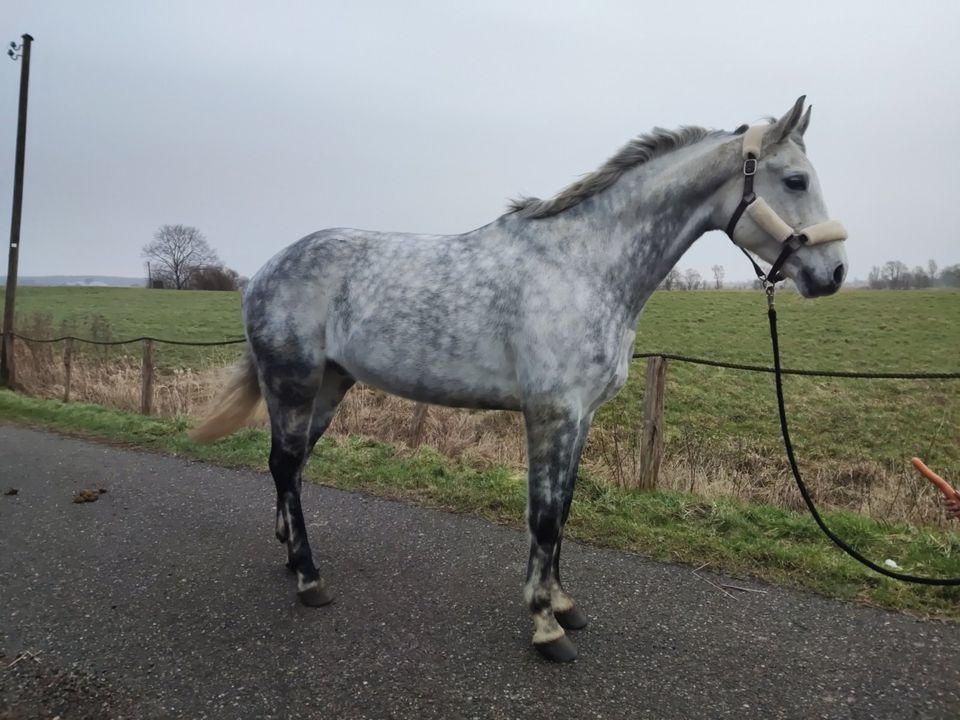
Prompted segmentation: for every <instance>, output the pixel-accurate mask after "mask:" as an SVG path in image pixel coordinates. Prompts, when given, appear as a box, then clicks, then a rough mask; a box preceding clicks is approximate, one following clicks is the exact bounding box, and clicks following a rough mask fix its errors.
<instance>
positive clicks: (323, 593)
mask: <svg viewBox="0 0 960 720" xmlns="http://www.w3.org/2000/svg"><path fill="white" fill-rule="evenodd" d="M297 597H298V598H299V599H300V602H301V603H303V604H304V605H306V606H307V607H322V606H324V605H329V604H330V603H332V602H333V595H332V594H331V593H330V591H329V590H327V589H326V588H325V587H324V586H323V585H320V584H317V585H314V586H313V587H309V588H307V589H306V590H300V591H298V592H297Z"/></svg>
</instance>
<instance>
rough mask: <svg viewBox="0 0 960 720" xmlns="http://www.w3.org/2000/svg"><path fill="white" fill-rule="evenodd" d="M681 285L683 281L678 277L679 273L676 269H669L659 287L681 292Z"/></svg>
mask: <svg viewBox="0 0 960 720" xmlns="http://www.w3.org/2000/svg"><path fill="white" fill-rule="evenodd" d="M682 285H683V280H682V279H681V277H680V271H679V270H677V269H676V268H670V272H668V273H667V276H666V277H665V278H664V279H663V281H662V282H661V283H660V287H661V288H663V289H664V290H681V289H682V287H681V286H682Z"/></svg>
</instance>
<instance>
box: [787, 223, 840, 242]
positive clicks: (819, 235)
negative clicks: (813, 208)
mask: <svg viewBox="0 0 960 720" xmlns="http://www.w3.org/2000/svg"><path fill="white" fill-rule="evenodd" d="M797 234H798V235H802V236H803V237H805V238H806V239H807V245H819V244H820V243H825V242H833V241H835V240H846V239H847V229H846V228H845V227H844V226H843V223H841V222H840V221H839V220H828V221H827V222H822V223H817V224H816V225H811V226H810V227H806V228H804V229H803V230H801V231H800V232H799V233H797Z"/></svg>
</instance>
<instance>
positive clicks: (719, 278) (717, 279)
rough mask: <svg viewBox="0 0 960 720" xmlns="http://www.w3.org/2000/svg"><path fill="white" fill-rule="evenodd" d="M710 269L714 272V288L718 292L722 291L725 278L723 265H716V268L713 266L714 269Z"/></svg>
mask: <svg viewBox="0 0 960 720" xmlns="http://www.w3.org/2000/svg"><path fill="white" fill-rule="evenodd" d="M710 269H711V270H713V287H714V289H716V290H720V289H722V288H723V276H724V272H723V265H714V266H713V267H712V268H710Z"/></svg>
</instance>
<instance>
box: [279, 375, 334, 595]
mask: <svg viewBox="0 0 960 720" xmlns="http://www.w3.org/2000/svg"><path fill="white" fill-rule="evenodd" d="M298 370H300V371H301V372H298V373H297V374H296V376H293V374H285V373H282V372H271V371H270V369H269V368H267V369H266V371H265V372H264V377H265V378H266V382H264V383H263V385H264V387H263V390H264V393H263V395H264V399H265V400H266V401H267V409H268V410H269V412H270V430H271V444H270V472H271V474H272V475H273V481H274V483H275V484H276V486H277V512H278V515H279V516H281V517H282V523H281V522H280V521H279V520H278V522H277V536H278V537H280V536H281V535H284V536H285V540H286V543H287V548H288V556H289V561H290V565H291V567H292V568H293V570H295V571H296V573H297V595H298V597H299V598H300V601H301V602H302V603H304V604H305V605H326V604H327V603H328V602H330V600H331V599H332V598H331V596H330V595H329V593H328V592H327V590H326V588H324V586H323V583H322V581H321V580H320V574H319V572H317V569H316V567H314V565H313V554H312V553H311V551H310V543H309V541H308V540H307V528H306V525H305V524H304V521H303V509H302V507H301V505H300V471H301V470H302V468H303V463H304V462H305V461H306V457H307V446H308V443H309V440H310V426H311V424H312V421H313V410H314V405H315V401H316V396H317V389H318V387H319V384H320V380H321V377H322V376H321V371H319V370H317V371H315V372H309V369H307V370H308V371H307V372H302V371H303V370H304V368H298ZM281 526H282V527H281Z"/></svg>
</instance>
